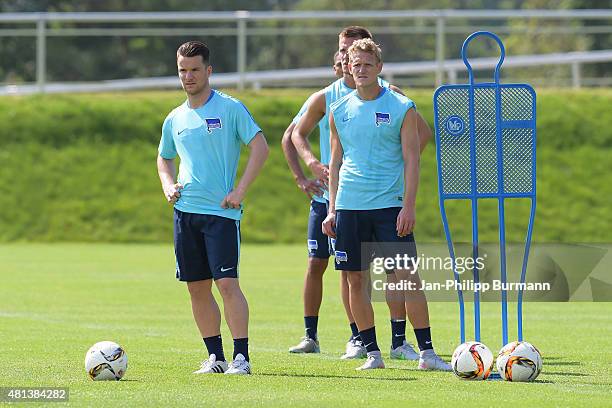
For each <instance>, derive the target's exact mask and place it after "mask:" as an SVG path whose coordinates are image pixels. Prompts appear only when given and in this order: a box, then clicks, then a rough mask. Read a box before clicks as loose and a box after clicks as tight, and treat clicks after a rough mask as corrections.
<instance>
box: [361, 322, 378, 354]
mask: <svg viewBox="0 0 612 408" xmlns="http://www.w3.org/2000/svg"><path fill="white" fill-rule="evenodd" d="M359 336H361V341H363V344H364V345H365V348H366V351H367V352H368V353H370V352H372V351H380V349H379V348H378V344H377V343H376V326H372V327H370V328H369V329H365V330H362V331H360V332H359Z"/></svg>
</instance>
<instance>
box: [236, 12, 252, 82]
mask: <svg viewBox="0 0 612 408" xmlns="http://www.w3.org/2000/svg"><path fill="white" fill-rule="evenodd" d="M236 17H237V24H238V90H240V91H242V90H244V84H245V82H246V55H247V37H246V25H247V18H248V17H249V12H248V11H244V10H239V11H237V12H236Z"/></svg>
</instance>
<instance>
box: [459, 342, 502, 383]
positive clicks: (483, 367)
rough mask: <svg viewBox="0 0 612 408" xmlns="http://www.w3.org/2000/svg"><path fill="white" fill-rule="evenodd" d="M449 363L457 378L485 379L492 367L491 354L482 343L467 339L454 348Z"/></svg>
mask: <svg viewBox="0 0 612 408" xmlns="http://www.w3.org/2000/svg"><path fill="white" fill-rule="evenodd" d="M451 365H452V367H453V372H454V373H455V375H456V376H457V377H459V378H463V379H464V380H486V379H487V378H488V377H489V374H491V369H492V368H493V354H492V353H491V350H489V348H488V347H487V346H485V345H484V344H482V343H479V342H477V341H468V342H466V343H463V344H461V345H460V346H459V347H457V348H456V349H455V352H454V353H453V358H452V360H451Z"/></svg>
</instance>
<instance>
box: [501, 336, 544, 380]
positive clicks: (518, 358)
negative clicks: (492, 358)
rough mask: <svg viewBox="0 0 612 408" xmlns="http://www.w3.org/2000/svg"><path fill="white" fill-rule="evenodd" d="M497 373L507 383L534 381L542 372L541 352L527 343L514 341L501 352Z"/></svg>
mask: <svg viewBox="0 0 612 408" xmlns="http://www.w3.org/2000/svg"><path fill="white" fill-rule="evenodd" d="M495 365H496V367H497V371H498V372H499V375H500V376H501V378H503V379H504V380H507V381H533V380H535V379H536V378H537V377H538V375H540V371H542V356H541V355H540V351H539V350H538V349H537V348H535V347H534V346H533V345H531V344H530V343H527V342H526V341H513V342H512V343H508V344H506V345H505V346H504V347H502V349H501V350H500V351H499V354H498V356H497V361H496V364H495Z"/></svg>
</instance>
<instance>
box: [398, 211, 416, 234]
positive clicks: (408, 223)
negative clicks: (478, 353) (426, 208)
mask: <svg viewBox="0 0 612 408" xmlns="http://www.w3.org/2000/svg"><path fill="white" fill-rule="evenodd" d="M415 224H416V211H415V209H414V207H402V209H401V210H400V212H399V214H398V215H397V227H396V230H397V236H399V237H405V236H406V235H408V234H410V233H412V230H413V229H414V226H415Z"/></svg>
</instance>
